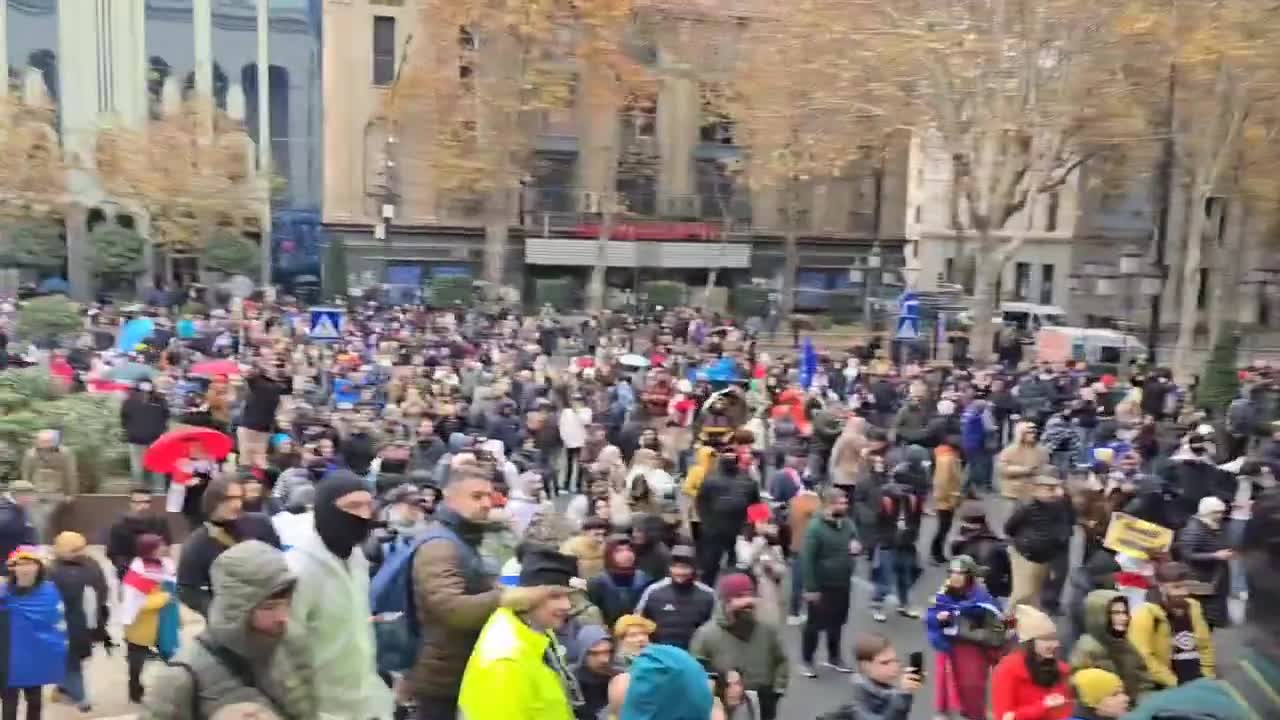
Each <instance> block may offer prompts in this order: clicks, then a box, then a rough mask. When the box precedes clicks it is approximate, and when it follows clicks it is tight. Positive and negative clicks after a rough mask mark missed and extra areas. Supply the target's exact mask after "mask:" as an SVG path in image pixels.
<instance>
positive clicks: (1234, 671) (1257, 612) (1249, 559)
mask: <svg viewBox="0 0 1280 720" xmlns="http://www.w3.org/2000/svg"><path fill="white" fill-rule="evenodd" d="M1277 537H1280V493H1277V492H1274V491H1272V492H1268V493H1265V494H1263V496H1262V497H1260V498H1259V499H1258V501H1257V503H1256V504H1255V505H1254V507H1253V513H1252V517H1251V518H1250V519H1249V524H1248V526H1247V527H1246V528H1245V534H1244V537H1243V538H1242V541H1241V544H1240V550H1241V556H1242V561H1243V563H1244V565H1245V568H1246V570H1247V578H1248V583H1249V604H1248V607H1247V609H1246V625H1245V629H1244V630H1245V631H1244V638H1245V647H1244V648H1243V649H1242V650H1241V652H1240V653H1239V654H1238V656H1237V657H1236V658H1234V660H1232V661H1229V662H1226V663H1224V667H1223V673H1222V675H1223V677H1222V680H1215V679H1212V678H1210V677H1204V678H1202V679H1199V680H1194V681H1192V682H1189V683H1186V684H1181V685H1179V686H1178V687H1177V688H1175V689H1171V690H1166V691H1164V692H1160V693H1155V694H1153V695H1149V696H1148V697H1147V699H1146V700H1145V701H1144V702H1143V703H1142V704H1141V705H1140V706H1139V707H1138V708H1137V709H1136V710H1134V711H1133V712H1132V713H1130V714H1129V715H1128V716H1127V717H1130V718H1133V719H1134V720H1155V719H1156V718H1183V717H1195V718H1214V719H1215V720H1246V719H1252V718H1254V717H1272V716H1280V702H1277V700H1276V695H1277V693H1280V661H1277V659H1276V658H1277V657H1280V652H1277V651H1280V602H1278V601H1280V546H1277V544H1276V538H1277ZM1163 577H1166V578H1168V577H1170V575H1168V574H1165V575H1163ZM1174 577H1176V574H1175V575H1174ZM1135 619H1136V618H1135ZM1131 632H1132V631H1131ZM1215 674H1216V667H1215ZM1167 679H1168V678H1167V676H1166V680H1167Z"/></svg>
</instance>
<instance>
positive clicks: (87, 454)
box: [0, 369, 129, 492]
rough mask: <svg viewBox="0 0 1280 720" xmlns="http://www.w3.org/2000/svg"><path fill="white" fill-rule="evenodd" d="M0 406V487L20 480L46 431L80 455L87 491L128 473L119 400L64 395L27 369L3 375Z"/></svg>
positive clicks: (45, 378)
mask: <svg viewBox="0 0 1280 720" xmlns="http://www.w3.org/2000/svg"><path fill="white" fill-rule="evenodd" d="M0 403H2V404H0V410H2V411H3V412H2V414H0V482H4V483H8V482H11V481H13V480H15V479H17V477H18V472H19V468H20V466H21V462H22V455H23V454H24V453H25V452H26V451H27V449H28V448H30V447H31V446H32V444H33V443H34V441H35V436H36V433H38V432H39V431H41V430H44V429H46V428H52V429H54V430H58V431H60V432H61V433H62V442H63V445H64V446H65V447H69V448H71V449H72V451H73V452H75V454H76V461H77V466H78V468H79V472H80V486H81V490H82V492H93V491H94V490H96V489H97V488H98V487H99V485H100V484H101V482H102V481H103V480H104V479H106V478H108V477H111V476H113V475H120V474H124V473H127V472H128V468H129V450H128V446H127V445H125V444H124V443H123V442H121V428H120V401H119V400H118V399H117V398H116V397H114V396H111V395H88V394H83V393H81V394H76V395H62V393H61V391H60V390H59V389H58V388H57V386H56V385H54V384H53V383H52V382H51V381H50V379H49V377H48V374H47V373H46V372H45V371H43V370H34V369H28V370H9V371H6V372H3V373H0Z"/></svg>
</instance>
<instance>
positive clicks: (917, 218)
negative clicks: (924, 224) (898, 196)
mask: <svg viewBox="0 0 1280 720" xmlns="http://www.w3.org/2000/svg"><path fill="white" fill-rule="evenodd" d="M915 221H916V224H917V225H919V224H920V206H919V205H917V206H916V211H915Z"/></svg>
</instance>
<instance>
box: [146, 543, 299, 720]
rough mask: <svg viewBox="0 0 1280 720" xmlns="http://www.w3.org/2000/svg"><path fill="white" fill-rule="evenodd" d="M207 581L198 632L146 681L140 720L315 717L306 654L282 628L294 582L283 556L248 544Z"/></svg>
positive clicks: (217, 565)
mask: <svg viewBox="0 0 1280 720" xmlns="http://www.w3.org/2000/svg"><path fill="white" fill-rule="evenodd" d="M211 577H212V590H213V592H212V594H213V600H212V602H211V603H210V605H209V613H208V623H207V624H206V626H205V630H204V631H203V632H202V633H201V634H200V635H198V636H197V637H196V639H195V641H194V642H191V643H189V644H187V645H186V646H185V647H184V648H183V649H182V650H180V651H179V652H178V655H177V656H176V657H175V658H174V660H173V662H172V663H171V664H170V665H169V666H168V667H166V668H165V669H164V670H163V671H161V672H160V673H158V674H157V675H156V676H155V677H154V678H153V682H152V683H151V684H150V685H149V686H148V688H147V690H148V692H147V701H146V706H145V708H144V710H143V712H142V718H143V720H202V719H203V718H212V717H214V716H215V715H217V714H218V713H219V712H220V711H222V710H223V709H224V708H227V707H228V706H232V705H236V704H240V703H253V704H255V705H258V706H261V707H263V708H266V709H268V710H270V711H271V712H272V713H274V714H276V715H278V716H280V717H287V718H309V717H318V715H317V713H318V711H319V707H318V706H317V705H316V698H315V694H314V683H313V681H312V673H313V668H312V665H311V653H310V652H309V650H308V648H307V645H306V639H305V637H304V636H303V634H302V632H301V629H300V628H295V627H292V626H291V623H290V620H289V617H290V613H291V610H292V608H291V603H292V598H293V589H294V584H295V579H294V576H293V574H292V573H291V572H290V571H289V566H288V563H286V562H285V559H284V555H283V554H282V553H281V552H280V551H279V550H277V549H276V548H274V547H272V546H270V545H268V544H266V543H264V542H261V541H259V540H247V541H245V542H242V543H239V544H237V545H236V546H235V547H232V548H230V549H228V550H227V551H226V552H224V553H222V554H221V555H219V556H218V558H217V559H216V560H214V562H213V566H212V568H211Z"/></svg>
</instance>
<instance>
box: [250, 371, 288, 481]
mask: <svg viewBox="0 0 1280 720" xmlns="http://www.w3.org/2000/svg"><path fill="white" fill-rule="evenodd" d="M245 384H246V385H247V386H248V388H249V394H248V396H247V397H246V398H245V402H244V410H243V411H242V412H241V414H240V425H239V427H237V428H236V450H237V451H238V452H239V453H240V457H245V458H252V457H256V456H257V454H258V453H266V452H267V444H268V442H269V441H270V439H271V431H272V430H273V429H274V428H275V425H276V409H277V408H279V407H280V398H281V397H283V396H285V395H289V394H290V393H292V392H293V380H292V379H291V378H290V377H289V376H288V374H287V370H286V368H285V365H284V362H283V361H277V362H276V364H274V365H272V366H270V367H266V368H258V369H257V370H255V371H253V372H251V373H249V375H248V376H247V377H246V378H245Z"/></svg>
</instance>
